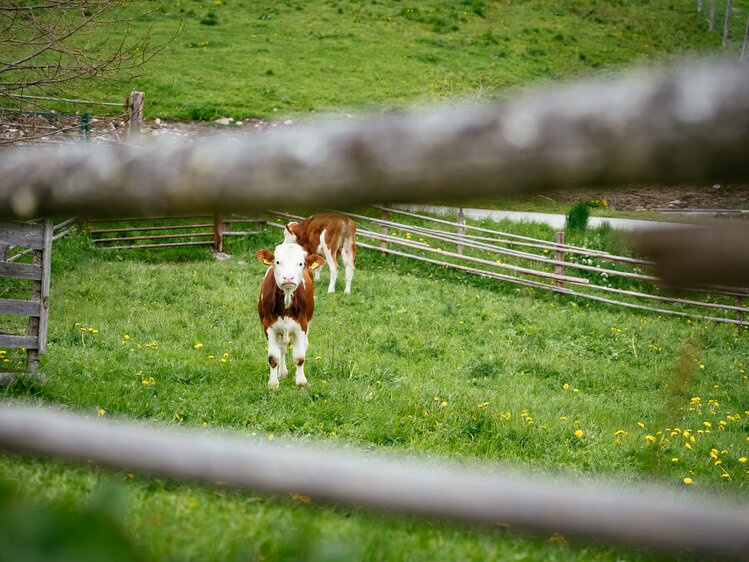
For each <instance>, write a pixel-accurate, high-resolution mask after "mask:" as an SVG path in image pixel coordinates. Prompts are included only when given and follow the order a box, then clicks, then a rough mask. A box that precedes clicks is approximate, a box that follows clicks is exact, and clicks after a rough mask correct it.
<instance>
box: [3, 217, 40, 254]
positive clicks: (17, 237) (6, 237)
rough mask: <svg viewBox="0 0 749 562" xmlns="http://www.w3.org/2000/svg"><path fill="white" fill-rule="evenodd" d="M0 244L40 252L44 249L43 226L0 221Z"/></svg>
mask: <svg viewBox="0 0 749 562" xmlns="http://www.w3.org/2000/svg"><path fill="white" fill-rule="evenodd" d="M0 243H1V244H7V245H10V246H21V247H22V248H33V249H35V250H41V249H42V248H43V247H44V225H41V224H28V223H23V222H14V221H0Z"/></svg>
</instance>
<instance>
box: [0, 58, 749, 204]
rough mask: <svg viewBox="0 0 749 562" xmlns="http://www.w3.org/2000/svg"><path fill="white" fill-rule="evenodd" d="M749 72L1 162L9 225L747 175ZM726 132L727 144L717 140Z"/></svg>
mask: <svg viewBox="0 0 749 562" xmlns="http://www.w3.org/2000/svg"><path fill="white" fill-rule="evenodd" d="M747 91H749V73H747V72H746V69H745V68H742V67H741V66H738V65H737V66H732V65H725V64H722V63H718V62H715V61H709V62H706V63H705V62H703V63H699V64H693V65H691V66H687V67H684V68H681V69H678V70H673V71H664V70H660V69H659V70H658V71H655V72H651V73H649V74H645V73H637V74H630V75H627V76H624V77H622V78H620V79H611V80H607V81H605V82H588V83H581V84H577V85H571V86H567V87H560V88H559V89H557V90H554V91H550V92H541V93H529V94H525V95H521V96H519V97H518V98H516V99H515V100H512V101H509V102H507V103H502V104H496V105H490V106H485V107H473V108H462V109H454V110H451V111H443V112H436V111H417V112H411V113H404V114H399V115H388V116H378V117H370V118H366V119H364V118H363V119H349V120H345V121H334V122H330V123H320V124H316V125H307V126H299V127H293V128H289V129H286V130H283V131H277V132H274V133H273V134H269V135H249V136H247V137H241V138H234V139H226V138H212V139H207V140H204V141H201V142H200V143H193V144H175V143H166V142H163V143H161V142H157V141H155V142H154V143H152V144H149V149H148V150H143V148H141V147H132V146H121V145H118V146H98V145H97V146H64V147H56V148H55V149H54V150H51V149H50V150H45V149H44V148H40V149H28V150H22V151H4V152H3V153H1V154H0V214H2V215H5V216H6V217H10V216H16V217H24V218H28V217H30V216H38V215H43V214H68V215H74V214H77V215H81V214H85V215H91V216H97V215H99V216H100V215H110V216H111V215H112V214H113V213H116V214H119V215H122V214H124V213H134V214H137V215H147V214H152V215H155V214H167V215H173V214H186V213H204V212H206V211H210V212H242V211H248V210H254V211H259V210H262V209H267V208H273V207H277V206H278V205H280V204H282V205H285V206H296V207H314V206H317V207H319V206H335V207H339V208H340V207H342V206H346V205H355V204H363V203H376V202H381V201H389V202H394V203H395V202H414V201H420V200H421V201H426V200H436V199H445V198H454V197H455V196H456V195H457V194H460V196H461V197H463V198H470V197H488V196H501V195H506V194H508V193H512V192H515V193H517V192H530V191H534V190H540V189H553V188H556V189H563V188H568V187H573V186H575V187H576V186H580V185H588V186H600V185H606V186H613V185H620V184H642V183H673V182H682V181H685V182H703V181H714V180H715V179H718V178H722V179H725V180H729V179H731V178H745V177H747V175H749V159H748V158H746V146H749V96H747V95H746V92H747ZM716 131H720V134H719V135H718V134H716Z"/></svg>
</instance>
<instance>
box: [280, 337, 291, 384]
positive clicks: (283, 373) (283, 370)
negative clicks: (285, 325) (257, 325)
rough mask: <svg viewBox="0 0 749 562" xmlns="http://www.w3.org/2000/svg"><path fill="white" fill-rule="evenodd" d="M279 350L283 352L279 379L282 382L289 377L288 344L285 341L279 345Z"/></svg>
mask: <svg viewBox="0 0 749 562" xmlns="http://www.w3.org/2000/svg"><path fill="white" fill-rule="evenodd" d="M278 349H279V350H280V351H281V362H280V363H279V364H278V378H279V380H281V379H285V378H286V377H288V376H289V370H288V369H287V368H286V344H285V343H284V342H283V340H282V341H281V342H280V343H279V344H278Z"/></svg>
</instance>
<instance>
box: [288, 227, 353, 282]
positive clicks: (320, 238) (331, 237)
mask: <svg viewBox="0 0 749 562" xmlns="http://www.w3.org/2000/svg"><path fill="white" fill-rule="evenodd" d="M284 242H296V243H297V244H299V245H300V246H302V248H304V249H305V250H306V251H307V252H308V253H310V254H312V253H315V254H320V255H322V256H325V261H327V263H328V267H329V268H330V283H329V284H328V292H329V293H335V282H336V279H338V255H339V254H341V256H342V257H343V266H344V268H345V271H346V273H345V276H346V288H345V290H344V291H343V292H344V293H347V294H348V293H351V280H352V279H353V278H354V260H355V259H356V223H355V222H354V221H352V220H351V219H350V218H348V217H346V216H343V215H339V214H338V213H320V214H318V215H312V216H311V217H307V218H306V219H304V220H303V221H302V222H290V223H289V224H287V225H286V228H285V229H284ZM319 278H320V270H319V269H318V270H316V271H315V280H317V279H319Z"/></svg>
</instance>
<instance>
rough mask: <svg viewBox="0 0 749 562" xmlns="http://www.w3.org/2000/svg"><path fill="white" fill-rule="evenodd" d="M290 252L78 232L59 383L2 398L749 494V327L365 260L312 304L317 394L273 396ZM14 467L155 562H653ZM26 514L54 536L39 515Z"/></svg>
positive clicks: (13, 472)
mask: <svg viewBox="0 0 749 562" xmlns="http://www.w3.org/2000/svg"><path fill="white" fill-rule="evenodd" d="M549 234H550V233H549ZM278 237H279V235H278V231H272V232H266V233H264V234H261V235H255V237H252V238H250V239H248V240H240V241H235V242H233V243H232V246H231V247H230V251H231V252H232V254H233V256H234V257H233V259H231V260H230V261H226V262H215V261H213V260H212V259H211V258H210V257H209V255H208V252H207V251H200V250H181V251H180V252H178V253H173V254H171V255H167V256H165V257H163V258H160V257H159V254H156V253H151V254H147V259H142V257H139V256H138V255H127V254H123V253H120V254H116V255H111V254H102V253H95V252H94V251H91V250H88V249H87V244H88V241H87V239H86V238H85V237H83V236H80V235H77V236H74V237H71V238H68V239H64V240H63V241H62V242H60V243H59V246H57V247H56V252H55V258H54V273H53V287H52V290H53V300H52V312H51V324H50V340H49V352H48V354H47V355H46V356H45V357H44V358H43V364H42V369H43V372H44V373H45V374H46V376H47V378H48V381H47V383H46V385H44V386H39V385H37V384H31V383H28V382H24V381H19V382H17V383H14V384H13V385H11V386H10V387H8V388H6V389H5V390H2V394H3V395H4V396H5V397H16V398H21V399H24V400H30V401H32V402H35V403H36V402H39V403H45V404H50V403H54V404H61V405H64V406H66V407H69V408H72V409H74V410H77V411H81V412H84V413H87V414H89V415H90V416H92V417H97V416H98V415H101V416H106V417H127V418H137V419H144V420H149V421H150V422H153V423H156V424H159V425H166V426H188V427H204V426H205V427H208V428H231V429H234V430H237V431H239V432H241V433H244V434H246V435H249V436H256V437H257V436H259V437H261V438H263V439H272V440H274V441H277V442H280V443H283V442H285V441H287V440H290V439H298V438H303V439H305V440H307V441H310V442H320V443H336V444H345V445H352V446H357V447H363V448H370V447H371V448H375V449H377V450H381V451H385V450H387V451H397V452H402V453H406V454H412V455H417V456H419V457H424V458H430V459H431V458H444V457H457V458H461V459H465V460H466V461H468V462H470V461H474V460H478V461H483V462H488V463H495V464H498V465H500V466H509V467H513V468H516V469H522V470H524V471H529V472H539V473H541V474H549V473H560V474H563V475H572V476H577V477H581V478H583V479H588V478H600V477H605V478H607V479H611V480H614V481H619V482H622V483H640V482H645V481H652V480H655V481H659V482H661V483H662V484H665V485H667V486H671V487H674V488H682V489H684V492H685V493H688V494H694V495H696V496H698V497H699V496H702V495H703V494H719V495H726V496H734V497H736V496H738V497H743V498H746V497H748V496H747V491H748V490H749V466H748V465H747V463H746V457H747V456H749V412H747V411H746V406H747V400H746V398H747V378H746V374H745V373H744V371H745V370H746V369H747V363H749V357H747V353H746V350H747V339H746V337H747V336H746V335H745V333H746V332H741V333H737V331H736V330H735V329H734V328H730V327H726V326H719V325H713V324H711V323H708V322H705V323H702V322H691V321H685V320H682V319H673V318H661V317H658V316H655V315H647V314H637V313H631V312H627V311H623V310H618V309H615V308H611V307H604V306H601V305H596V304H591V305H587V304H586V303H584V302H576V301H574V300H571V299H569V298H565V297H557V296H553V295H548V294H542V293H539V292H534V291H531V290H527V289H522V288H516V287H514V286H511V285H507V284H501V283H495V282H491V281H488V280H481V279H479V278H474V277H470V276H466V275H463V274H459V273H455V272H450V271H446V270H443V269H439V268H437V269H435V268H431V267H429V266H422V265H419V264H415V263H412V262H407V261H405V260H402V259H393V258H382V257H380V256H379V254H375V253H372V252H368V251H363V250H362V251H360V255H359V259H358V263H357V265H358V270H357V274H356V277H355V279H354V285H353V294H352V295H350V296H348V297H346V296H344V295H343V294H341V293H336V294H335V295H327V294H325V293H324V291H319V292H318V299H317V308H316V315H315V321H314V323H313V327H312V329H311V332H310V342H311V343H310V349H309V352H308V355H307V359H308V361H307V364H308V368H307V369H306V371H307V378H308V379H309V381H310V384H309V386H308V387H307V388H306V389H304V390H299V389H297V388H296V387H295V386H294V384H293V377H292V378H290V379H288V380H285V381H282V384H281V388H280V389H279V390H277V391H270V390H268V388H267V387H266V381H267V376H268V369H267V363H266V348H265V340H264V337H263V335H262V334H261V329H260V327H259V322H258V319H257V313H256V310H255V305H256V302H257V301H256V299H257V291H258V287H259V283H260V280H261V278H262V275H263V274H264V267H263V266H262V265H261V264H259V263H258V262H257V261H255V257H254V255H253V253H254V251H255V250H256V249H258V248H260V247H266V246H273V245H275V243H276V242H277V240H278ZM203 252H204V253H203ZM326 276H327V272H326V271H324V272H323V277H322V283H321V284H320V286H322V287H324V286H325V285H326ZM339 281H340V280H339ZM113 311H116V313H114V314H113ZM742 459H743V460H742ZM716 461H720V462H719V463H718V462H716ZM0 466H1V467H2V468H1V472H2V475H3V479H4V480H6V481H7V482H10V486H11V488H13V489H15V490H16V491H17V493H20V494H21V496H22V497H33V498H35V501H37V502H51V503H52V504H53V505H55V506H57V509H63V510H73V511H74V512H75V513H83V514H89V513H90V510H91V509H94V508H90V507H88V506H90V505H91V504H94V505H101V504H102V503H104V504H105V505H106V506H107V508H106V512H107V513H110V514H111V513H112V512H114V515H111V517H113V518H114V519H115V520H116V521H119V524H120V525H122V527H123V528H124V536H125V538H124V539H123V540H126V541H129V542H130V543H132V544H133V545H134V548H135V549H136V550H137V552H139V553H140V555H142V556H145V558H146V559H151V560H247V559H251V560H297V559H307V560H349V559H362V560H456V559H461V560H463V559H468V560H507V559H510V558H517V559H522V560H573V559H574V560H621V559H627V560H630V559H633V560H640V559H652V558H653V555H652V554H648V553H647V552H644V553H643V552H632V551H628V550H622V549H618V548H612V547H607V546H602V545H595V544H593V545H591V544H585V543H576V542H574V541H573V542H570V541H569V539H566V538H562V537H558V536H554V537H552V536H541V537H528V536H524V535H522V534H515V533H511V532H509V531H497V530H493V529H472V528H466V527H460V526H453V525H449V524H445V523H436V522H421V521H418V520H416V519H413V518H402V517H387V516H383V515H375V514H370V513H365V512H362V511H361V510H358V509H352V508H342V507H331V506H327V505H323V504H318V503H317V502H316V501H315V498H311V502H310V503H306V502H307V499H306V498H301V497H299V496H295V495H294V494H293V492H294V491H293V490H290V491H289V492H290V496H289V497H288V498H269V497H265V496H261V495H255V494H240V493H233V492H228V491H225V490H222V489H206V488H203V487H196V486H190V485H183V484H175V483H171V482H167V481H163V480H156V479H152V478H148V477H145V476H143V475H140V474H132V473H126V472H122V473H111V472H108V471H105V470H103V469H98V468H96V467H93V466H86V467H73V466H69V465H66V464H60V463H51V462H45V461H41V460H38V459H26V460H22V459H18V458H16V457H13V456H9V455H2V456H0ZM684 478H691V479H692V481H693V483H692V484H691V485H689V486H687V485H685V484H684V483H683V479H684ZM102 497H103V498H105V501H102V499H101V498H102ZM0 500H2V494H0ZM11 505H12V504H11ZM113 505H114V507H112V506H113ZM29 509H31V508H29ZM24 513H25V514H26V516H27V517H28V518H29V520H30V521H32V520H33V521H36V523H34V524H32V523H29V525H30V527H31V528H34V529H36V526H39V527H41V528H43V521H44V519H42V523H40V522H39V518H38V517H36V516H33V517H32V515H29V512H24ZM30 513H31V514H34V513H36V512H33V511H31V512H30ZM47 513H48V511H47ZM11 515H16V518H17V517H19V516H17V513H16V512H15V511H13V510H12V509H11V508H9V507H8V503H7V501H6V502H3V501H0V520H7V519H14V520H15V518H12V517H11ZM66 517H69V515H67V516H66ZM21 520H23V519H22V518H21ZM0 528H2V527H0ZM45 532H48V530H47V531H45ZM28 533H30V532H27V536H33V535H29V534H28ZM38 533H40V534H43V531H41V530H39V531H38ZM45 536H46V535H45ZM7 540H9V539H8V536H7V535H6V536H3V535H2V532H0V544H5V545H8V544H10V545H11V546H12V548H0V560H11V559H13V560H20V559H22V558H19V556H20V555H21V554H22V553H23V552H24V551H23V549H22V548H21V547H20V546H19V545H18V544H15V543H8V542H3V541H7ZM7 553H13V557H12V558H9V557H8V556H9V554H7ZM19 553H21V554H19ZM71 559H75V558H71Z"/></svg>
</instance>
